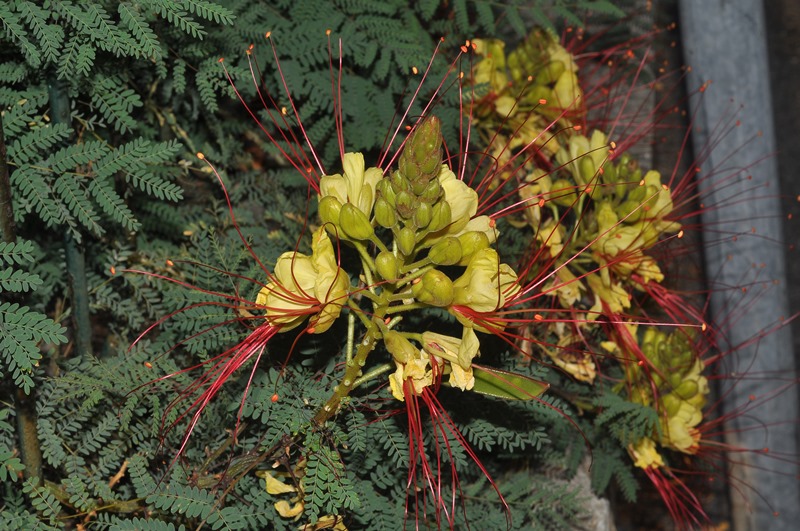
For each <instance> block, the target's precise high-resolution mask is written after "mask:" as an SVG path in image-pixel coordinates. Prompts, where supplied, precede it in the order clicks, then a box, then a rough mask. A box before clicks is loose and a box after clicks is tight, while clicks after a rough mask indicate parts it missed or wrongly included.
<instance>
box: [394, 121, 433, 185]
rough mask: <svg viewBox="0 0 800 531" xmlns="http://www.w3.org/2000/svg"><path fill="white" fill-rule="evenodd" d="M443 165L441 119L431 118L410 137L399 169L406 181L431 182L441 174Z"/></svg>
mask: <svg viewBox="0 0 800 531" xmlns="http://www.w3.org/2000/svg"><path fill="white" fill-rule="evenodd" d="M441 163H442V131H441V124H440V122H439V119H438V118H436V117H435V116H431V117H429V118H426V119H425V120H423V121H422V123H420V124H419V125H417V127H416V129H414V131H413V132H412V133H411V134H410V135H409V137H408V139H407V140H406V145H405V147H404V148H403V153H402V154H401V155H400V160H399V162H398V168H399V170H400V173H402V174H403V175H404V176H405V177H406V179H408V180H409V181H410V182H412V183H415V182H417V181H418V180H420V179H421V180H423V181H425V182H427V181H430V180H431V179H433V178H434V177H435V176H436V175H437V174H438V173H439V165H440V164H441Z"/></svg>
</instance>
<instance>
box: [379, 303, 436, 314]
mask: <svg viewBox="0 0 800 531" xmlns="http://www.w3.org/2000/svg"><path fill="white" fill-rule="evenodd" d="M430 307H431V305H430V304H425V303H422V302H412V303H411V304H401V305H399V306H391V307H389V308H386V311H385V312H384V314H385V315H391V314H393V313H398V312H407V311H410V310H419V309H421V308H430Z"/></svg>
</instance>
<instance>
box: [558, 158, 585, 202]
mask: <svg viewBox="0 0 800 531" xmlns="http://www.w3.org/2000/svg"><path fill="white" fill-rule="evenodd" d="M589 162H592V161H591V160H590V161H589ZM550 194H551V195H550V201H552V202H553V203H555V204H557V205H558V206H563V207H571V206H572V205H573V204H574V203H575V199H576V198H577V196H576V195H575V185H574V184H573V183H571V182H569V181H568V180H566V179H558V180H557V181H556V182H554V183H553V185H552V187H551V188H550Z"/></svg>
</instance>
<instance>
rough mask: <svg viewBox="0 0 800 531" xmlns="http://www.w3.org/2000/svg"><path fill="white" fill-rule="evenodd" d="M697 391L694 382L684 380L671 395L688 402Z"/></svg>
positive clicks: (697, 388) (698, 388)
mask: <svg viewBox="0 0 800 531" xmlns="http://www.w3.org/2000/svg"><path fill="white" fill-rule="evenodd" d="M699 390H700V387H699V386H698V385H697V382H694V381H692V380H684V381H683V382H681V384H680V385H679V386H678V388H677V389H675V390H674V391H673V393H674V394H675V395H677V396H678V397H679V398H682V399H684V400H689V399H690V398H692V397H693V396H695V395H696V394H697V393H698V391H699Z"/></svg>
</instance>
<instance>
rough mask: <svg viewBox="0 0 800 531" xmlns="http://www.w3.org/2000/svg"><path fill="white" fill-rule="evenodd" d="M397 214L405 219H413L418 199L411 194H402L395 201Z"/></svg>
mask: <svg viewBox="0 0 800 531" xmlns="http://www.w3.org/2000/svg"><path fill="white" fill-rule="evenodd" d="M395 204H396V207H397V213H398V214H400V217H401V218H403V219H411V216H413V215H414V210H415V209H416V206H417V199H416V198H415V197H414V196H413V195H411V193H410V192H405V191H403V192H400V193H398V194H397V198H396V199H395Z"/></svg>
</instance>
